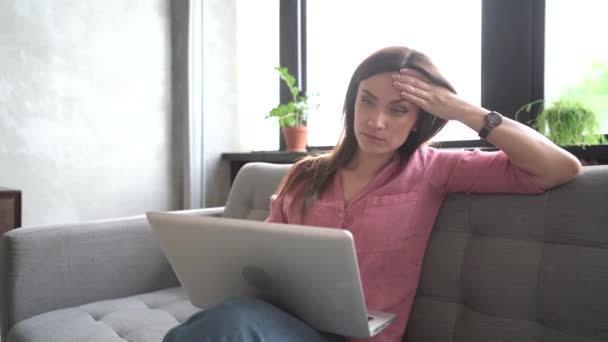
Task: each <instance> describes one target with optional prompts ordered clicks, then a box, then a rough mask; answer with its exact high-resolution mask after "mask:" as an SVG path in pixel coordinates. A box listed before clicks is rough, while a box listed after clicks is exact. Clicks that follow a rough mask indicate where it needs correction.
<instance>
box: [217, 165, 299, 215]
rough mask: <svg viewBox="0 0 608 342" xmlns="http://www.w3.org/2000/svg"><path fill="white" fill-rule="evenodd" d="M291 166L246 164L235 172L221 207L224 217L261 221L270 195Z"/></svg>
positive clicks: (265, 212)
mask: <svg viewBox="0 0 608 342" xmlns="http://www.w3.org/2000/svg"><path fill="white" fill-rule="evenodd" d="M290 166H291V165H288V164H269V163H248V164H245V165H244V166H243V167H242V168H241V169H240V170H239V172H238V174H237V176H236V178H235V179H234V183H233V184H232V188H231V189H230V193H229V194H228V199H227V201H226V205H225V207H224V214H223V216H224V217H230V218H241V219H248V220H257V221H263V220H265V219H266V218H267V217H268V211H269V210H268V206H269V201H270V196H272V194H273V193H274V192H275V190H276V189H277V187H278V186H279V183H280V182H281V180H282V179H283V176H285V174H286V173H287V170H288V169H289V167H290Z"/></svg>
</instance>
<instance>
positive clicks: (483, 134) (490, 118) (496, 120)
mask: <svg viewBox="0 0 608 342" xmlns="http://www.w3.org/2000/svg"><path fill="white" fill-rule="evenodd" d="M484 121H485V124H484V126H483V127H482V128H481V130H480V131H479V137H480V138H481V139H484V140H485V139H486V138H487V137H488V134H490V131H491V130H492V129H493V128H495V127H497V126H498V125H500V124H501V123H502V115H500V114H498V113H496V112H495V111H491V112H489V113H488V114H486V116H484Z"/></svg>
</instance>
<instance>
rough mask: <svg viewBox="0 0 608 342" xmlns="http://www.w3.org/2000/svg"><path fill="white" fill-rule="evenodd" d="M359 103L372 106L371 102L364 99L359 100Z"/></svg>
mask: <svg viewBox="0 0 608 342" xmlns="http://www.w3.org/2000/svg"><path fill="white" fill-rule="evenodd" d="M361 103H363V104H372V101H371V100H370V99H366V98H364V97H363V98H361Z"/></svg>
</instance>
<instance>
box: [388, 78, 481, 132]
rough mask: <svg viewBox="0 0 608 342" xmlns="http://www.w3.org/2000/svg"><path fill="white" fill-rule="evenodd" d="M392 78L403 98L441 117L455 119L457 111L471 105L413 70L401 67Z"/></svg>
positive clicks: (459, 111)
mask: <svg viewBox="0 0 608 342" xmlns="http://www.w3.org/2000/svg"><path fill="white" fill-rule="evenodd" d="M393 80H394V82H393V85H394V86H395V87H396V88H397V89H398V90H399V91H400V92H401V97H402V98H403V99H405V100H406V101H408V102H410V103H412V104H415V105H417V106H418V107H420V108H421V109H422V110H424V111H426V112H428V113H431V114H433V115H435V116H438V117H440V118H442V119H445V120H455V119H456V120H457V119H458V118H459V113H462V112H463V111H466V110H467V108H468V107H470V106H471V104H469V103H467V102H466V101H464V100H462V99H461V98H460V97H459V96H458V95H456V94H454V93H453V92H452V91H450V90H449V89H447V88H444V87H442V86H439V85H436V84H433V83H431V82H429V81H428V80H427V79H426V77H424V76H422V75H421V74H420V73H419V72H417V71H415V70H412V69H401V71H400V72H399V74H394V75H393Z"/></svg>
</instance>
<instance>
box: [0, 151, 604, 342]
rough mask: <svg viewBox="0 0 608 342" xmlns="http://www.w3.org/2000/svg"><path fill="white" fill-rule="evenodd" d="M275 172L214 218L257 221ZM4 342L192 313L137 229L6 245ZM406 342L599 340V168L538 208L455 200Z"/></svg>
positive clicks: (254, 169) (59, 233) (82, 228)
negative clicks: (218, 216)
mask: <svg viewBox="0 0 608 342" xmlns="http://www.w3.org/2000/svg"><path fill="white" fill-rule="evenodd" d="M286 168H287V166H286V165H272V164H261V163H260V164H247V165H246V166H245V167H244V168H243V169H242V170H241V172H240V173H239V175H238V177H237V178H236V180H235V183H234V185H233V188H232V190H231V193H230V195H229V199H228V201H227V203H226V206H225V207H224V208H213V209H203V210H196V211H189V212H185V214H194V215H223V216H227V217H237V218H246V219H253V220H262V219H264V218H265V217H266V216H267V214H268V199H269V196H270V195H271V193H272V192H273V191H274V189H275V188H276V186H277V184H278V183H279V181H280V179H281V177H282V176H283V174H284V173H285V171H286ZM2 261H3V270H2V278H3V279H2V280H3V282H2V285H3V288H2V304H1V309H2V312H1V315H2V328H1V329H2V338H3V341H9V342H38V341H40V342H43V341H44V342H49V341H56V342H67V341H99V342H102V341H103V342H110V341H133V342H140V341H142V342H143V341H149V342H151V341H161V339H162V336H163V335H164V333H165V332H166V331H167V330H168V329H169V328H170V327H172V326H174V325H176V324H178V323H179V322H182V321H184V320H185V319H187V318H188V317H189V316H190V315H192V314H193V313H194V312H196V311H197V309H196V308H194V307H193V306H192V305H190V303H189V302H188V301H187V299H186V298H185V296H184V292H183V291H182V289H181V288H180V287H179V284H178V281H177V280H176V278H175V276H174V274H173V272H172V270H171V268H170V266H169V265H168V263H167V261H166V259H165V258H164V256H163V253H162V251H161V250H160V249H159V246H158V243H157V241H156V240H155V237H154V235H153V232H152V231H151V229H150V228H149V226H148V224H147V222H146V220H145V218H144V217H143V216H137V217H128V218H119V219H113V220H104V221H95V222H82V223H77V224H64V225H54V226H44V227H26V228H20V229H16V230H13V231H11V232H9V233H7V234H5V235H4V238H3V244H2ZM404 341H411V342H421V341H425V342H435V341H457V342H460V341H467V342H471V341H568V342H583V341H585V342H590V341H608V166H595V167H585V168H584V171H583V174H582V175H581V176H580V177H579V178H578V179H577V180H576V181H574V182H573V183H570V184H568V185H565V186H562V187H560V188H557V189H554V190H552V191H550V192H548V193H546V194H543V195H534V196H520V195H500V194H499V195H479V194H471V195H467V194H454V195H451V196H449V197H448V199H447V200H446V202H445V203H444V205H443V207H442V209H441V212H440V214H439V217H438V219H437V222H436V225H435V227H434V231H433V233H432V235H431V238H430V242H429V246H428V249H427V252H426V256H425V260H424V266H423V274H422V277H421V280H420V285H419V289H418V292H417V297H416V300H415V303H414V306H413V311H412V315H411V319H410V322H409V326H408V329H407V332H406V335H405V338H404Z"/></svg>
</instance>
